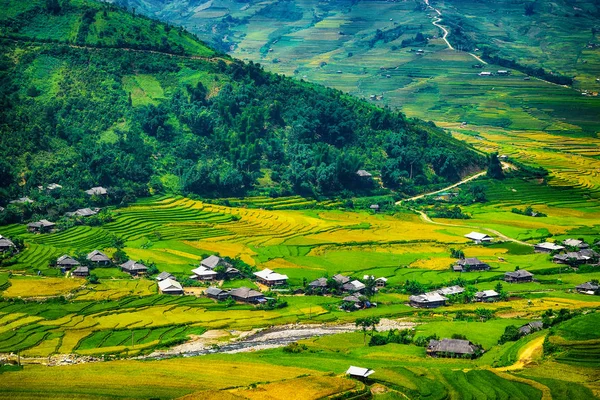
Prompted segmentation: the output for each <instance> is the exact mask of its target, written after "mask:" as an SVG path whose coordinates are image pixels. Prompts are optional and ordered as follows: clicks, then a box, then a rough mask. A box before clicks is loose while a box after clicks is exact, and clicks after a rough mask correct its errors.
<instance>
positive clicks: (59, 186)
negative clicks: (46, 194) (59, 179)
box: [46, 183, 62, 191]
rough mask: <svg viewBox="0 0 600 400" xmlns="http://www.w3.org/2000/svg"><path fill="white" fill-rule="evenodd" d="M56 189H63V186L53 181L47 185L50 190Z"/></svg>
mask: <svg viewBox="0 0 600 400" xmlns="http://www.w3.org/2000/svg"><path fill="white" fill-rule="evenodd" d="M56 189H62V186H61V185H59V184H58V183H51V184H49V185H48V186H46V190H49V191H53V190H56Z"/></svg>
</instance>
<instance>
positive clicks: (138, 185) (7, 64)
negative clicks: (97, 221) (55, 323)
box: [0, 0, 485, 209]
mask: <svg viewBox="0 0 600 400" xmlns="http://www.w3.org/2000/svg"><path fill="white" fill-rule="evenodd" d="M2 6H3V8H4V12H3V14H2V20H1V21H0V22H1V25H2V28H1V30H0V32H1V33H2V37H3V39H2V42H1V46H2V57H1V59H0V64H1V71H2V80H1V82H2V85H1V91H2V99H3V100H2V101H3V103H2V107H3V109H4V110H5V112H4V113H3V120H2V125H1V128H0V129H1V135H0V153H1V154H2V155H3V156H4V157H3V159H2V161H0V176H1V177H2V178H1V179H2V182H1V183H2V185H0V186H1V187H2V188H3V189H2V191H1V192H0V199H2V200H1V201H0V203H2V204H3V205H4V204H5V203H6V202H7V201H8V200H10V199H13V198H15V197H18V196H23V195H27V194H29V195H31V196H36V193H37V186H38V185H47V184H49V183H54V182H56V183H59V184H61V185H62V186H63V193H65V194H67V196H63V197H62V200H60V201H59V202H58V204H54V205H55V206H56V207H58V208H59V209H66V208H68V207H69V206H72V205H74V204H73V203H74V202H75V199H80V198H81V197H82V192H81V191H80V190H81V189H88V188H89V187H92V186H99V185H101V186H104V187H109V189H111V190H109V192H111V193H112V194H113V195H114V197H115V199H116V200H117V201H120V200H122V199H131V198H135V197H137V196H142V195H147V194H148V193H153V192H160V191H166V192H175V193H193V194H198V195H203V196H231V195H244V194H248V193H260V192H263V193H265V194H269V195H275V196H276V195H283V194H293V193H296V194H302V195H311V196H320V195H325V196H329V195H334V194H336V193H341V192H342V191H347V192H349V193H371V194H378V193H379V194H381V193H389V190H390V189H393V190H396V191H398V192H399V193H406V194H410V193H415V192H419V191H420V190H423V189H424V188H427V187H430V186H436V185H443V184H444V183H447V182H455V181H457V180H458V179H459V178H460V177H461V176H463V175H464V174H467V173H468V172H470V171H472V170H477V169H481V168H482V166H483V164H484V162H485V159H484V157H483V156H481V155H480V153H477V152H475V151H474V150H473V149H472V148H470V147H469V146H467V145H464V144H463V143H462V142H459V141H457V140H455V139H452V138H451V137H450V135H448V134H447V133H445V132H444V131H443V130H441V129H438V128H436V127H435V126H434V125H433V124H428V123H424V122H422V121H418V120H409V119H407V118H406V117H405V116H404V115H403V114H401V113H397V112H393V111H391V110H389V109H381V108H378V107H375V106H373V105H369V104H367V103H366V102H364V101H361V100H357V99H355V98H353V97H351V96H348V95H345V94H343V93H342V92H340V91H337V90H333V89H327V88H324V87H321V86H317V85H313V84H308V83H302V82H296V81H293V80H292V79H289V78H286V77H283V76H279V75H275V74H271V73H268V72H265V71H263V69H262V67H261V66H260V65H259V64H254V63H252V62H250V63H248V64H246V63H243V62H241V61H238V60H235V59H231V58H230V57H228V56H226V55H222V54H219V53H218V52H216V51H214V50H212V49H210V48H209V47H208V46H207V45H206V44H204V43H203V42H201V41H200V40H198V39H197V38H195V37H194V36H193V35H191V34H189V33H187V32H185V31H184V30H182V29H179V28H174V27H172V26H169V25H166V24H163V23H160V22H157V21H153V20H151V19H149V18H147V17H145V16H140V15H138V14H134V13H131V12H127V11H126V10H124V9H122V8H119V7H117V6H115V5H112V4H108V3H98V2H93V1H87V0H70V1H52V0H48V1H42V0H37V1H31V2H27V3H23V2H11V1H8V2H7V1H4V2H3V4H2ZM9 133H10V134H9ZM359 168H364V169H368V170H369V171H371V172H372V173H373V175H375V176H380V178H381V180H380V181H381V184H382V187H380V186H379V185H378V184H376V183H372V184H370V185H363V183H364V182H362V181H361V179H359V177H357V176H356V171H357V170H358V169H359ZM38 197H39V196H38ZM65 197H66V198H68V199H65ZM45 200H47V201H48V202H49V203H51V204H53V201H52V199H47V198H46V199H45ZM65 202H66V203H69V204H65ZM80 203H81V202H80Z"/></svg>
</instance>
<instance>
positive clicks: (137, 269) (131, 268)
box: [120, 260, 148, 276]
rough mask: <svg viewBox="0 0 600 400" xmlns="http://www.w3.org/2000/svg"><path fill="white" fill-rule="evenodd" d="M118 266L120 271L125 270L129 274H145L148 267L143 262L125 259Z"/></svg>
mask: <svg viewBox="0 0 600 400" xmlns="http://www.w3.org/2000/svg"><path fill="white" fill-rule="evenodd" d="M120 267H121V271H123V272H127V273H128V274H130V275H132V276H135V275H140V274H145V273H146V272H148V267H146V266H145V265H144V264H142V263H140V262H137V261H134V260H128V261H126V262H124V263H123V264H121V265H120Z"/></svg>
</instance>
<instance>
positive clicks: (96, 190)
mask: <svg viewBox="0 0 600 400" xmlns="http://www.w3.org/2000/svg"><path fill="white" fill-rule="evenodd" d="M85 193H87V194H88V195H89V196H106V195H107V194H108V190H106V189H105V188H103V187H102V186H95V187H93V188H91V189H88V190H86V191H85Z"/></svg>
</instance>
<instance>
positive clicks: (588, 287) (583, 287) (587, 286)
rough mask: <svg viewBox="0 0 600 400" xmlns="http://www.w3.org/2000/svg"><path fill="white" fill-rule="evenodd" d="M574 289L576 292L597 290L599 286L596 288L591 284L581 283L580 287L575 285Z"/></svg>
mask: <svg viewBox="0 0 600 400" xmlns="http://www.w3.org/2000/svg"><path fill="white" fill-rule="evenodd" d="M575 288H576V289H578V290H598V289H599V288H600V286H598V285H596V284H594V283H592V282H586V283H582V284H581V285H577V286H576V287H575Z"/></svg>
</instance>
